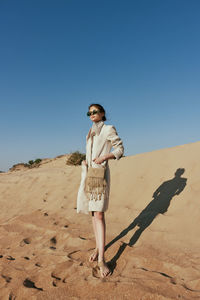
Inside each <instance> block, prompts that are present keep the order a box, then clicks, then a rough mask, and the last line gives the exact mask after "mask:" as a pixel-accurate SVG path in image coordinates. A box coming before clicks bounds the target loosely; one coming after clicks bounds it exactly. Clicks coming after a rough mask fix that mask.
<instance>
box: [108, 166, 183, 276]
mask: <svg viewBox="0 0 200 300" xmlns="http://www.w3.org/2000/svg"><path fill="white" fill-rule="evenodd" d="M184 172H185V169H183V168H179V169H177V170H176V172H175V176H174V178H173V179H170V180H168V181H165V182H163V183H162V184H161V185H160V186H159V187H158V188H157V189H156V191H155V192H154V194H153V200H152V201H151V202H150V203H149V204H148V205H147V206H146V207H145V208H144V209H143V211H142V212H141V213H140V214H139V215H138V216H137V217H136V218H135V219H134V220H133V222H132V223H131V224H130V225H129V226H128V227H127V228H125V229H124V230H123V231H122V232H120V234H118V235H117V236H116V237H115V238H114V239H113V240H112V241H110V242H109V243H108V244H107V245H106V246H105V250H107V249H108V248H109V247H110V246H111V245H113V244H114V243H115V242H116V241H118V240H119V239H121V238H122V237H124V236H125V235H126V234H127V233H128V232H129V231H130V230H132V229H134V228H135V227H136V226H138V227H139V228H138V230H137V231H136V232H135V233H134V235H133V236H132V237H131V238H130V240H129V243H124V242H123V243H122V245H121V246H120V247H119V249H118V251H117V253H116V254H115V256H114V257H113V258H112V259H111V260H110V261H109V262H108V264H109V266H110V268H111V270H112V271H113V270H114V269H115V267H116V262H117V260H118V259H119V257H120V256H121V255H122V253H123V252H124V250H125V248H126V247H127V246H130V247H132V246H133V245H134V244H135V243H136V242H137V241H138V239H139V237H140V236H141V234H142V232H143V231H144V230H145V229H146V228H147V227H148V226H149V225H150V224H151V223H152V222H153V220H154V219H155V218H156V217H157V215H158V214H164V213H165V212H167V210H168V208H169V206H170V203H171V200H172V198H173V197H174V196H175V195H179V194H180V193H181V192H182V191H183V190H184V188H185V186H186V182H187V178H183V177H181V175H182V174H183V173H184Z"/></svg>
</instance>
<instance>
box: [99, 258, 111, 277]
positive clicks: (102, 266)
mask: <svg viewBox="0 0 200 300" xmlns="http://www.w3.org/2000/svg"><path fill="white" fill-rule="evenodd" d="M98 266H99V269H100V273H101V277H106V276H109V275H110V274H111V270H110V269H109V268H108V266H107V264H106V263H105V261H104V260H102V261H100V262H98Z"/></svg>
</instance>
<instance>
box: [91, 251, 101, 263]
mask: <svg viewBox="0 0 200 300" xmlns="http://www.w3.org/2000/svg"><path fill="white" fill-rule="evenodd" d="M98 254H99V251H98V249H97V248H95V249H94V251H93V253H92V254H91V255H90V257H89V262H93V261H95V260H97V258H98Z"/></svg>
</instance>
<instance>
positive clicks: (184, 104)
mask: <svg viewBox="0 0 200 300" xmlns="http://www.w3.org/2000/svg"><path fill="white" fill-rule="evenodd" d="M199 15H200V1H199V0H187V1H186V0H167V1H161V0H137V1H134V0H127V1H126V0H121V1H119V0H84V1H83V0H24V1H22V0H17V1H16V0H12V1H11V0H1V1H0V42H1V46H0V105H1V106H0V107H1V109H0V113H1V117H0V170H4V171H6V170H8V168H9V167H11V166H12V165H13V164H15V163H19V162H27V161H28V160H30V159H36V158H46V157H55V156H57V155H60V154H65V153H69V152H71V151H75V150H80V151H82V152H84V151H85V135H86V134H87V132H88V129H89V126H90V125H91V124H90V121H89V119H88V118H87V116H86V112H87V108H88V105H89V104H90V103H92V102H97V103H100V104H102V105H103V106H105V109H106V110H107V116H108V121H107V124H113V125H115V127H116V128H117V131H118V133H119V135H120V136H121V137H122V139H123V141H124V146H125V155H134V154H136V153H142V152H148V151H152V150H157V149H161V148H166V147H172V146H176V145H181V144H186V143H191V142H196V141H198V140H199V131H200V18H199ZM191 155H192V153H191Z"/></svg>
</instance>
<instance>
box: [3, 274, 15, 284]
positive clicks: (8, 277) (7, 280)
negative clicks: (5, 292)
mask: <svg viewBox="0 0 200 300" xmlns="http://www.w3.org/2000/svg"><path fill="white" fill-rule="evenodd" d="M1 277H2V278H4V279H5V281H6V282H7V283H9V282H11V280H12V277H10V276H8V275H5V274H1Z"/></svg>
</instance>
